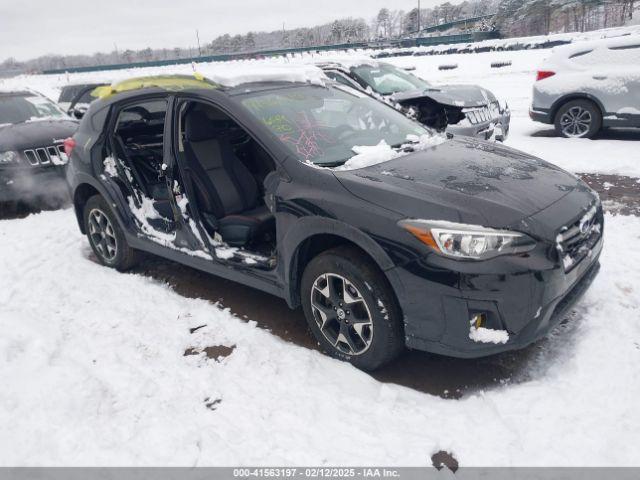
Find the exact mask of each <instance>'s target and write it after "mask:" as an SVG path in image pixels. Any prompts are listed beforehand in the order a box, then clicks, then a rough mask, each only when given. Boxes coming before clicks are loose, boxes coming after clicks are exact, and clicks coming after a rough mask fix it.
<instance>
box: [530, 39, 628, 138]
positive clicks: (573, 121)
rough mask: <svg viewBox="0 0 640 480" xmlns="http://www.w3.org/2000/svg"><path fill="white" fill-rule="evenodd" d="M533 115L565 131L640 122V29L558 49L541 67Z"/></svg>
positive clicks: (575, 133)
mask: <svg viewBox="0 0 640 480" xmlns="http://www.w3.org/2000/svg"><path fill="white" fill-rule="evenodd" d="M529 116H530V117H531V118H532V119H533V120H535V121H538V122H543V123H549V124H553V125H555V128H556V132H557V133H558V134H559V135H562V136H564V137H578V138H580V137H584V138H592V137H593V136H594V135H596V134H597V133H598V132H599V131H600V129H601V128H602V127H640V35H628V36H624V37H616V38H608V39H604V40H595V41H589V42H579V43H575V44H571V45H567V46H564V47H560V48H557V49H554V50H553V51H552V53H551V56H550V57H549V58H548V59H546V61H545V62H544V63H543V65H542V67H541V69H540V70H539V71H538V76H537V79H536V83H535V84H534V86H533V102H532V105H531V109H530V111H529Z"/></svg>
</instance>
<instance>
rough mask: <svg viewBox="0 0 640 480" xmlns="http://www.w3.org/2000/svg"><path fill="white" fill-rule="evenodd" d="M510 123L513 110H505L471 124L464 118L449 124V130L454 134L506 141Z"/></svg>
mask: <svg viewBox="0 0 640 480" xmlns="http://www.w3.org/2000/svg"><path fill="white" fill-rule="evenodd" d="M510 125H511V112H510V111H509V110H505V111H503V112H501V113H500V115H499V116H497V117H495V118H493V119H492V120H487V121H485V122H481V123H476V124H470V123H469V122H468V121H466V120H463V121H462V122H461V123H460V124H455V125H449V126H448V127H447V132H450V133H453V134H454V135H462V136H466V137H475V138H478V139H480V140H495V141H498V142H504V141H505V140H506V139H507V137H508V136H509V127H510Z"/></svg>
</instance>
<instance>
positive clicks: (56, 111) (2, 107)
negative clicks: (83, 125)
mask: <svg viewBox="0 0 640 480" xmlns="http://www.w3.org/2000/svg"><path fill="white" fill-rule="evenodd" d="M65 116H66V115H65V114H64V112H63V111H62V110H60V108H58V106H57V105H56V104H55V103H53V102H51V101H50V100H48V99H47V98H45V97H41V96H38V95H30V94H26V95H0V124H9V123H22V122H28V121H30V120H38V119H45V118H50V117H57V118H60V117H65Z"/></svg>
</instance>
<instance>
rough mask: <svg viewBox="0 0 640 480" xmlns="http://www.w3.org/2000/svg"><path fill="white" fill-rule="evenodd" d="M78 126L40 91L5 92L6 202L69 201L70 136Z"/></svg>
mask: <svg viewBox="0 0 640 480" xmlns="http://www.w3.org/2000/svg"><path fill="white" fill-rule="evenodd" d="M76 128H78V122H77V121H75V120H72V119H71V118H70V117H69V116H67V115H66V114H65V113H64V112H63V111H62V110H61V109H60V108H59V107H58V106H57V105H56V104H55V103H53V102H52V101H51V100H49V99H48V98H46V97H44V96H42V95H40V94H38V93H36V92H32V91H13V92H0V203H7V202H8V203H15V202H25V203H31V202H34V201H35V202H37V203H38V204H42V203H46V204H48V205H54V204H55V205H57V204H61V203H64V202H68V198H69V188H68V186H67V182H66V180H65V172H64V165H65V164H66V163H67V156H66V153H65V150H64V140H65V139H66V138H67V137H69V135H73V133H74V132H75V131H76Z"/></svg>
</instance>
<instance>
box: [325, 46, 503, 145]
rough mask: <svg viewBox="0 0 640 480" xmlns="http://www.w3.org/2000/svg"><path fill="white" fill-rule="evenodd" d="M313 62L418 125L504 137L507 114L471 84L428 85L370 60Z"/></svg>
mask: <svg viewBox="0 0 640 480" xmlns="http://www.w3.org/2000/svg"><path fill="white" fill-rule="evenodd" d="M316 65H317V66H318V67H320V68H322V70H323V71H324V72H325V74H326V75H327V76H328V77H329V78H332V79H333V80H336V81H337V82H340V83H343V84H345V85H349V86H351V87H353V88H357V89H359V90H362V91H365V92H367V93H369V94H371V95H373V96H375V97H377V98H379V99H381V100H383V101H385V102H388V103H391V104H393V105H396V106H397V107H398V108H400V109H401V110H402V111H403V112H404V113H405V114H407V115H408V116H410V117H411V118H415V119H417V120H418V121H419V122H421V123H423V124H424V125H426V126H428V127H431V128H435V129H436V130H438V131H444V130H446V131H447V132H450V133H453V134H456V135H465V136H471V137H477V138H481V139H483V140H489V139H492V138H493V139H495V140H498V141H504V140H505V139H506V138H507V135H508V134H509V125H510V122H511V112H510V110H509V107H508V105H507V104H506V102H504V103H501V102H500V101H499V100H498V99H497V98H496V96H495V95H494V94H493V93H492V92H490V91H489V90H487V89H485V88H482V87H480V86H477V85H432V84H431V83H429V82H427V81H426V80H424V79H422V78H420V77H417V76H416V75H413V74H412V73H410V72H408V71H406V70H403V69H400V68H397V67H395V66H393V65H390V64H388V63H383V62H379V61H377V60H373V59H371V58H368V57H365V58H357V57H355V58H352V59H336V60H333V59H332V60H323V61H321V62H318V63H316Z"/></svg>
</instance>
